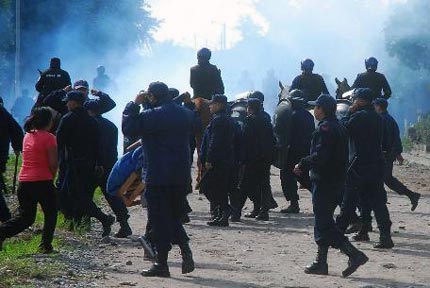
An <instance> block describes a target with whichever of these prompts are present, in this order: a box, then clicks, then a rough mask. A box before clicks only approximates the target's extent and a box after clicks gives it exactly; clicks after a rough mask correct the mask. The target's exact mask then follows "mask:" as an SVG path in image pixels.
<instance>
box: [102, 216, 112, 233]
mask: <svg viewBox="0 0 430 288" xmlns="http://www.w3.org/2000/svg"><path fill="white" fill-rule="evenodd" d="M101 222H102V226H103V233H102V237H106V236H109V234H110V232H111V228H112V225H113V223H115V217H113V216H112V215H104V217H103V220H102V221H101Z"/></svg>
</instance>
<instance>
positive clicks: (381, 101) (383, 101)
mask: <svg viewBox="0 0 430 288" xmlns="http://www.w3.org/2000/svg"><path fill="white" fill-rule="evenodd" d="M372 104H373V105H379V106H381V107H383V108H384V109H386V108H387V107H388V101H387V99H385V98H376V99H375V100H373V102H372Z"/></svg>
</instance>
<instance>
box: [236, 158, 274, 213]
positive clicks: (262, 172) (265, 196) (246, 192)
mask: <svg viewBox="0 0 430 288" xmlns="http://www.w3.org/2000/svg"><path fill="white" fill-rule="evenodd" d="M270 167H271V164H270V163H269V162H264V161H263V162H256V163H250V164H246V165H245V171H244V175H243V180H242V184H241V189H240V194H241V201H240V204H239V207H238V208H240V209H242V208H243V206H244V204H245V201H246V198H247V197H249V199H250V200H251V201H252V202H253V203H254V206H255V207H257V208H258V207H260V208H261V209H264V210H268V209H269V205H270V200H271V188H270ZM267 186H269V187H267Z"/></svg>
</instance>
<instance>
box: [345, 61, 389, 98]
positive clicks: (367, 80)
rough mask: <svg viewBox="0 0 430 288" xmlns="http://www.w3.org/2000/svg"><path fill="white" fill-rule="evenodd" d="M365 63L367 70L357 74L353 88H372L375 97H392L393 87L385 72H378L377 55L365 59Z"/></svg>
mask: <svg viewBox="0 0 430 288" xmlns="http://www.w3.org/2000/svg"><path fill="white" fill-rule="evenodd" d="M364 64H365V66H366V70H367V71H366V72H364V73H361V74H358V75H357V78H356V79H355V81H354V84H352V86H351V88H353V89H354V88H370V89H371V90H372V92H373V99H376V98H379V97H382V98H385V99H388V98H390V96H391V88H390V85H389V84H388V81H387V79H386V78H385V76H384V74H381V73H378V72H376V69H378V60H376V58H375V57H369V58H367V59H366V60H364ZM382 92H383V93H382Z"/></svg>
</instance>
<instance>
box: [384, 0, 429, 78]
mask: <svg viewBox="0 0 430 288" xmlns="http://www.w3.org/2000/svg"><path fill="white" fill-rule="evenodd" d="M429 27H430V1H423V0H409V1H407V2H406V3H404V4H402V5H401V6H399V7H398V9H396V10H395V11H394V13H393V14H392V15H391V17H390V19H389V21H388V22H387V24H386V27H385V39H386V48H387V51H388V53H389V54H390V56H393V57H397V58H398V59H399V60H400V61H401V63H403V64H405V65H406V66H407V67H409V68H411V69H413V70H419V69H425V70H426V71H428V72H430V57H429V55H430V28H429Z"/></svg>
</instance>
